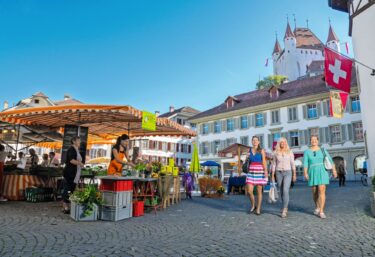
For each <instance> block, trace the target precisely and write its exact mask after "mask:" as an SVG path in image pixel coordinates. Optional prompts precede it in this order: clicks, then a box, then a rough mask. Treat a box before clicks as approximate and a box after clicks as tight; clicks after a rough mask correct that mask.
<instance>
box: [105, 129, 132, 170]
mask: <svg viewBox="0 0 375 257" xmlns="http://www.w3.org/2000/svg"><path fill="white" fill-rule="evenodd" d="M128 146H129V136H128V135H125V134H124V135H122V136H119V137H118V138H117V141H116V144H115V145H114V146H113V147H112V154H111V162H110V163H109V166H108V171H107V173H108V175H111V176H121V175H122V167H123V165H125V164H128V165H130V166H133V164H132V163H131V162H129V158H128V154H127V150H128Z"/></svg>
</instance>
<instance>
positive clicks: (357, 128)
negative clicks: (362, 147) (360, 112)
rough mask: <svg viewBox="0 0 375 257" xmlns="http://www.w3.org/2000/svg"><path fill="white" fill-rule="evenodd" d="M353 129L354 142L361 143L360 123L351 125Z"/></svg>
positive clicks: (361, 128) (361, 129)
mask: <svg viewBox="0 0 375 257" xmlns="http://www.w3.org/2000/svg"><path fill="white" fill-rule="evenodd" d="M353 129H354V140H355V141H363V127H362V122H356V123H353Z"/></svg>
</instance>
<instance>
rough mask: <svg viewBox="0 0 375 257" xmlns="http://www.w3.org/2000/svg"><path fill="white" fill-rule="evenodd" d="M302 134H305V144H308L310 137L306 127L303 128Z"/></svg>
mask: <svg viewBox="0 0 375 257" xmlns="http://www.w3.org/2000/svg"><path fill="white" fill-rule="evenodd" d="M303 134H304V136H305V145H309V144H310V137H308V135H307V129H305V130H304V131H303Z"/></svg>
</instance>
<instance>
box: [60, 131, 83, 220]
mask: <svg viewBox="0 0 375 257" xmlns="http://www.w3.org/2000/svg"><path fill="white" fill-rule="evenodd" d="M71 143H72V146H71V147H70V148H69V149H68V151H67V153H66V160H65V167H64V172H63V176H64V192H63V212H64V213H65V214H69V213H70V207H69V203H70V201H69V196H70V194H71V193H73V192H74V190H75V188H76V185H77V184H78V182H79V179H80V177H81V168H83V167H84V164H83V163H82V156H81V154H80V153H79V146H80V144H81V139H80V138H79V137H78V136H75V137H73V138H72V140H71Z"/></svg>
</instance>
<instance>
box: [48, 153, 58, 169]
mask: <svg viewBox="0 0 375 257" xmlns="http://www.w3.org/2000/svg"><path fill="white" fill-rule="evenodd" d="M48 157H49V163H48V167H59V165H60V162H59V160H58V159H57V158H56V154H55V152H49V154H48Z"/></svg>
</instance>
